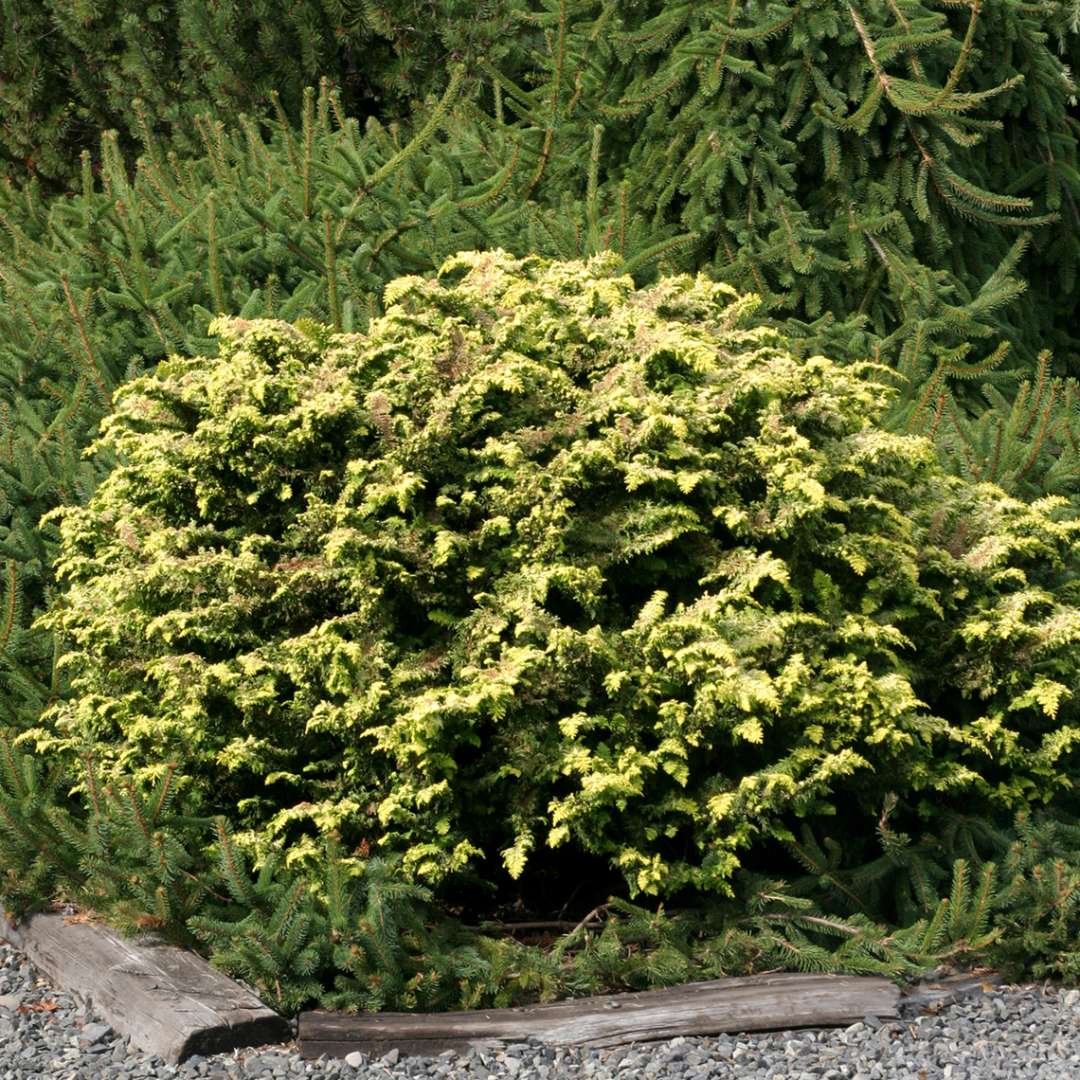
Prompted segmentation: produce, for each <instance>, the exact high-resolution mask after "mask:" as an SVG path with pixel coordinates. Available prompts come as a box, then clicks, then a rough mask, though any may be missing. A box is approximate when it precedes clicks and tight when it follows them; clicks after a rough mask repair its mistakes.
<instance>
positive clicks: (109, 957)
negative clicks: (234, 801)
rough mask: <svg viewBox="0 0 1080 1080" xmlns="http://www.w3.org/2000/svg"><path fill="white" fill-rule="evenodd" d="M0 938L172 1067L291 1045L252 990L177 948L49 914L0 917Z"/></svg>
mask: <svg viewBox="0 0 1080 1080" xmlns="http://www.w3.org/2000/svg"><path fill="white" fill-rule="evenodd" d="M0 938H3V939H4V940H6V941H9V942H10V943H11V944H12V945H14V946H15V947H16V948H17V949H19V950H20V951H21V952H23V953H25V954H26V956H27V958H28V959H29V960H30V962H31V963H32V964H33V965H34V966H35V967H36V968H37V969H38V970H39V971H40V972H41V973H42V974H43V975H45V976H46V977H47V978H48V979H49V981H50V982H51V983H52V984H53V985H54V986H55V987H56V988H57V989H58V990H63V991H66V992H67V993H69V994H72V995H73V996H75V997H77V998H79V999H81V1000H83V1001H85V1002H87V1003H88V1004H89V1005H90V1006H91V1007H92V1008H93V1010H94V1012H96V1013H97V1014H98V1015H99V1016H100V1017H101V1018H102V1020H104V1021H105V1022H106V1023H108V1024H110V1025H111V1026H112V1028H113V1030H114V1031H116V1032H118V1033H119V1034H121V1035H125V1036H127V1037H129V1038H130V1039H131V1041H132V1043H133V1044H134V1045H135V1046H137V1047H138V1048H139V1049H140V1050H142V1051H144V1052H145V1053H147V1054H156V1055H157V1056H159V1057H163V1058H164V1059H165V1060H166V1061H167V1062H170V1063H177V1062H180V1061H183V1060H184V1059H185V1058H187V1057H190V1056H191V1055H192V1054H214V1053H219V1052H221V1051H223V1050H232V1049H234V1048H236V1047H241V1046H261V1045H262V1044H264V1043H272V1042H282V1041H285V1040H288V1039H289V1038H291V1035H292V1032H291V1028H290V1026H289V1023H288V1021H286V1020H285V1019H283V1018H282V1017H281V1016H279V1015H278V1014H277V1013H275V1012H273V1011H272V1010H271V1009H268V1008H267V1007H266V1006H265V1005H263V1003H262V1002H261V1001H259V999H258V998H257V997H256V996H255V995H254V994H252V993H251V992H250V991H249V990H245V989H244V987H242V986H240V985H239V983H236V982H234V981H233V980H232V979H230V978H228V977H227V976H225V975H223V974H222V973H221V972H220V971H216V970H215V969H214V968H212V967H211V966H210V965H209V964H208V963H207V962H206V961H205V960H203V959H202V957H200V956H197V955H196V954H195V953H191V952H187V951H185V950H184V949H180V948H177V947H176V946H174V945H168V944H165V943H163V942H160V941H154V940H153V939H140V940H138V941H132V940H128V939H125V938H122V937H120V936H119V935H118V934H116V933H115V932H114V931H112V930H110V929H109V928H108V927H106V926H103V925H101V924H100V923H93V922H87V921H79V919H78V917H76V918H75V919H72V918H70V917H67V916H64V915H53V914H48V913H46V914H39V915H32V916H30V917H29V918H28V919H26V920H25V921H24V922H20V923H18V924H17V925H16V924H12V923H11V922H9V921H8V920H6V919H4V918H3V917H2V916H0Z"/></svg>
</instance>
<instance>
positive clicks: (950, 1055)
mask: <svg viewBox="0 0 1080 1080" xmlns="http://www.w3.org/2000/svg"><path fill="white" fill-rule="evenodd" d="M913 1012H914V1010H913ZM31 1077H34V1078H48V1080H110V1078H117V1077H178V1078H189V1077H208V1078H213V1080H224V1078H226V1077H228V1078H233V1077H237V1078H245V1077H246V1078H258V1080H288V1078H289V1077H316V1078H320V1077H327V1078H331V1077H332V1078H337V1080H441V1078H444V1077H445V1078H452V1080H506V1078H509V1080H560V1078H562V1077H567V1078H571V1077H577V1078H581V1080H636V1078H638V1077H641V1078H644V1080H706V1078H708V1080H723V1078H727V1077H737V1078H738V1080H840V1078H850V1080H893V1078H895V1080H901V1078H902V1080H938V1078H943V1080H997V1078H1000V1080H1027V1078H1032V1080H1035V1078H1044V1077H1045V1078H1046V1080H1051V1078H1053V1080H1068V1078H1073V1077H1075V1078H1080V990H1057V989H1055V988H1053V987H1031V986H1028V987H1003V988H1001V989H1000V990H999V991H994V992H989V993H983V992H979V993H977V994H976V995H975V996H973V997H970V998H968V999H967V1000H964V1001H961V1002H959V1003H956V1004H953V1005H949V1006H947V1007H945V1008H943V1009H941V1010H940V1011H939V1012H937V1013H932V1014H921V1013H920V1014H918V1015H911V1016H909V1017H907V1018H906V1019H905V1020H904V1021H903V1022H894V1023H885V1024H881V1023H879V1022H878V1021H877V1020H876V1019H874V1018H873V1017H867V1018H866V1020H865V1021H864V1022H862V1023H858V1024H853V1025H852V1026H851V1027H849V1028H846V1029H842V1030H827V1031H782V1032H778V1033H773V1034H768V1035H743V1036H733V1035H722V1036H717V1037H713V1038H700V1039H682V1038H680V1039H672V1040H671V1041H669V1042H663V1043H651V1044H647V1045H641V1046H632V1047H630V1048H629V1049H626V1048H622V1049H619V1050H592V1051H562V1050H560V1051H551V1050H545V1049H543V1048H541V1047H538V1046H535V1045H531V1044H528V1043H520V1044H517V1045H511V1046H508V1047H506V1048H504V1049H500V1050H498V1051H491V1052H475V1051H474V1052H472V1053H470V1054H467V1055H457V1054H453V1053H446V1054H443V1055H441V1056H439V1057H437V1058H415V1057H401V1056H399V1055H398V1054H397V1053H396V1052H394V1051H392V1052H391V1053H390V1054H388V1055H386V1056H385V1057H383V1058H377V1059H375V1060H371V1059H368V1058H366V1057H363V1056H362V1055H360V1054H355V1055H351V1056H350V1058H348V1059H346V1060H345V1061H337V1060H325V1059H324V1060H319V1061H305V1060H304V1059H302V1058H301V1057H300V1056H299V1054H298V1053H297V1052H296V1048H295V1045H293V1044H289V1045H287V1046H284V1047H260V1048H256V1049H251V1050H244V1051H236V1052H232V1053H229V1054H219V1055H216V1056H214V1057H210V1058H191V1059H189V1060H188V1061H187V1062H185V1063H184V1064H182V1065H179V1066H175V1065H166V1064H165V1062H163V1061H162V1060H161V1059H160V1058H151V1057H147V1056H145V1055H143V1054H141V1053H140V1052H138V1051H137V1050H135V1049H134V1048H133V1047H131V1046H129V1045H128V1044H127V1042H126V1041H125V1040H123V1039H120V1038H118V1037H117V1036H115V1035H114V1034H113V1032H112V1031H111V1030H110V1028H109V1027H108V1025H106V1024H103V1023H100V1022H99V1021H98V1020H97V1018H95V1017H94V1016H93V1014H92V1013H91V1012H90V1011H89V1010H87V1009H86V1008H85V1007H84V1006H81V1005H80V1004H79V1003H78V1002H77V1001H75V1000H74V999H73V998H72V997H71V996H69V995H67V994H61V993H57V992H55V991H54V990H52V988H51V987H50V986H49V985H48V983H47V982H46V981H45V980H44V979H42V978H39V977H38V975H37V974H36V972H35V971H34V970H33V968H32V967H31V966H30V964H29V963H27V961H26V960H25V958H24V957H23V956H22V955H21V954H19V953H18V952H16V951H15V950H14V949H12V948H11V947H10V946H8V945H6V944H0V1080H29V1078H31Z"/></svg>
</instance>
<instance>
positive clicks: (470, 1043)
mask: <svg viewBox="0 0 1080 1080" xmlns="http://www.w3.org/2000/svg"><path fill="white" fill-rule="evenodd" d="M899 997H900V992H899V990H898V989H897V987H896V986H894V985H893V983H891V982H889V980H888V979H881V978H870V977H862V976H848V975H801V974H772V975H757V976H751V977H749V978H739V979H715V980H712V981H709V982H698V983H688V984H686V985H684V986H677V987H672V988H670V989H666V990H647V991H642V992H639V993H629V994H609V995H605V996H602V997H591V998H576V999H572V1000H569V1001H558V1002H553V1003H552V1004H548V1005H525V1006H521V1007H519V1008H512V1009H487V1010H471V1011H468V1012H447V1013H423V1014H421V1013H365V1014H360V1015H352V1014H344V1013H335V1012H324V1011H312V1012H305V1013H301V1014H300V1023H299V1034H298V1042H299V1046H300V1052H301V1054H303V1056H304V1057H309V1058H313V1057H318V1056H319V1055H320V1054H326V1055H328V1056H330V1057H344V1056H345V1055H346V1054H349V1053H351V1052H352V1051H354V1050H358V1051H360V1052H362V1053H366V1054H370V1055H382V1054H385V1053H386V1052H388V1051H390V1050H393V1049H397V1050H398V1051H399V1052H400V1053H402V1054H439V1053H441V1052H442V1051H444V1050H458V1051H464V1050H467V1049H469V1048H471V1047H484V1046H491V1045H493V1044H496V1043H508V1042H524V1041H526V1040H532V1041H535V1042H540V1043H545V1044H547V1045H549V1046H583V1047H584V1046H590V1047H610V1046H618V1045H620V1044H624V1043H631V1042H649V1041H653V1040H657V1039H672V1038H675V1037H676V1036H677V1035H718V1034H720V1033H721V1032H736V1031H772V1030H783V1029H787V1028H800V1027H838V1026H846V1025H848V1024H851V1023H854V1022H855V1021H856V1020H861V1019H862V1018H863V1017H864V1016H868V1015H872V1016H876V1017H878V1019H881V1020H886V1019H895V1018H896V1016H897V1015H898V1013H897V1003H898V1001H899Z"/></svg>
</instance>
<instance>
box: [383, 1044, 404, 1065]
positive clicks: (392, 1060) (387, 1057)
mask: <svg viewBox="0 0 1080 1080" xmlns="http://www.w3.org/2000/svg"><path fill="white" fill-rule="evenodd" d="M400 1058H401V1051H400V1050H399V1049H398V1048H397V1047H396V1046H395V1047H394V1049H393V1050H388V1051H387V1052H386V1053H385V1054H383V1056H382V1063H383V1064H384V1065H396V1064H397V1063H398V1061H399V1060H400Z"/></svg>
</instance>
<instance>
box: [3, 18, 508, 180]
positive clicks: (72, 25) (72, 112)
mask: <svg viewBox="0 0 1080 1080" xmlns="http://www.w3.org/2000/svg"><path fill="white" fill-rule="evenodd" d="M517 6H519V0H481V2H477V0H468V2H462V0H437V2H435V3H426V2H423V0H395V2H393V3H387V2H385V0H359V2H357V0H298V2H295V3H288V4H283V3H280V2H278V0H254V2H252V0H244V2H241V0H215V2H214V3H207V2H206V0H162V2H160V3H153V4H142V3H132V2H131V0H100V2H94V3H88V2H75V3H72V2H71V0H3V3H2V4H0V115H2V116H3V121H2V123H0V176H3V175H5V174H7V175H15V176H25V175H27V174H30V175H38V176H41V177H43V178H47V179H48V180H50V181H54V182H65V181H71V180H73V179H75V180H77V176H78V155H79V151H80V150H81V149H84V148H85V149H90V150H96V148H97V144H98V132H99V131H100V130H101V129H105V128H111V129H115V130H116V131H118V133H119V136H120V145H121V147H122V148H123V149H124V151H125V153H127V152H130V151H132V150H133V149H134V147H135V146H136V144H137V141H138V139H139V138H140V137H141V135H142V133H143V132H144V130H145V129H146V127H147V126H149V127H151V128H153V129H155V130H172V131H174V133H175V134H176V135H177V136H178V137H179V138H181V140H182V143H183V144H184V145H186V146H187V147H188V148H189V149H190V148H191V147H193V146H195V145H197V141H193V138H192V137H193V136H194V135H195V131H194V126H193V124H194V118H195V116H197V115H198V114H199V113H201V112H204V111H206V110H207V109H210V110H212V111H213V113H214V114H215V116H216V117H217V118H219V119H224V120H230V121H235V120H236V119H237V118H238V117H239V115H240V114H241V113H244V112H251V111H253V110H259V111H262V109H263V108H264V106H265V105H266V103H267V102H269V100H270V98H271V96H272V95H276V96H277V98H278V100H279V102H280V104H281V106H282V108H283V109H284V110H285V112H286V114H287V115H288V116H289V117H290V118H291V119H292V120H293V121H294V122H299V117H300V110H301V107H302V102H303V91H304V87H305V86H308V85H310V84H313V83H317V82H318V80H319V79H320V77H323V76H325V77H327V78H329V79H330V80H331V82H332V83H333V84H334V85H335V86H336V87H337V88H338V90H339V91H340V92H341V94H342V96H343V99H344V101H345V105H346V108H348V109H349V110H350V112H351V113H352V114H353V115H360V116H363V115H366V114H369V113H372V112H375V113H378V114H381V115H383V117H384V119H390V118H392V116H393V115H396V114H398V113H401V112H402V111H403V110H404V108H405V107H407V105H408V103H409V102H410V101H416V100H420V99H421V98H423V97H424V96H426V95H427V94H428V93H429V92H433V91H434V92H440V91H441V90H442V89H443V88H444V87H445V83H446V78H447V66H448V63H449V62H450V61H451V60H453V59H455V58H458V57H461V56H464V55H474V54H483V55H487V56H489V57H491V58H493V59H495V60H497V61H498V60H501V59H503V58H504V56H505V55H506V53H507V51H508V49H509V48H510V45H511V44H512V43H513V41H514V38H513V36H512V35H509V34H508V33H507V30H508V28H509V27H510V25H511V24H512V13H513V9H514V8H515V7H517Z"/></svg>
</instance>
